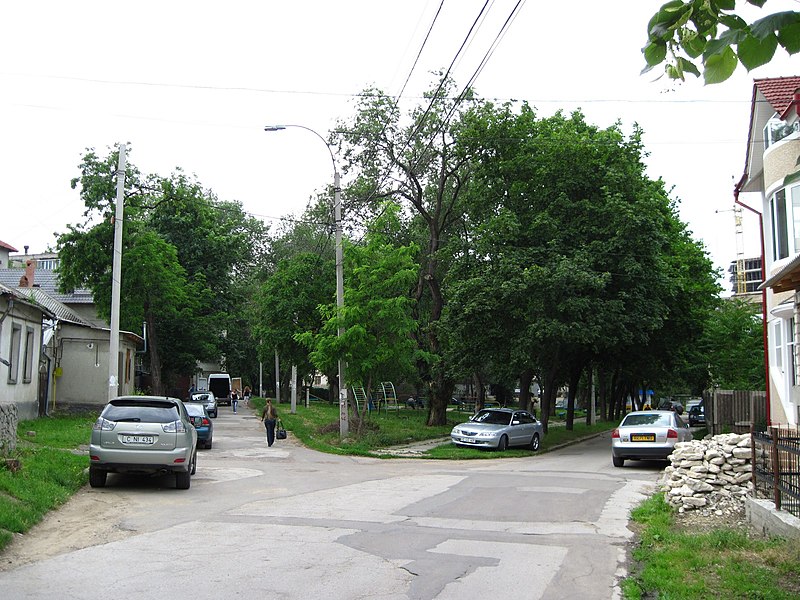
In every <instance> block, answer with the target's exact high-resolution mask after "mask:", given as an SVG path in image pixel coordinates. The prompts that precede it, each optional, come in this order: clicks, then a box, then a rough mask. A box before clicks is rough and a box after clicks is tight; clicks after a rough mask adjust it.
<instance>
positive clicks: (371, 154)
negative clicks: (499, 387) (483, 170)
mask: <svg viewBox="0 0 800 600" xmlns="http://www.w3.org/2000/svg"><path fill="white" fill-rule="evenodd" d="M454 87H455V86H454V85H453V82H452V81H449V80H447V79H442V80H441V81H439V82H437V84H436V86H435V88H434V89H433V90H432V91H431V92H429V93H427V94H426V95H425V103H424V105H422V106H419V107H418V108H416V109H415V110H413V111H412V113H411V114H410V119H409V121H410V122H409V123H408V124H407V125H404V121H403V119H402V118H401V117H402V115H401V114H400V111H399V109H398V107H397V105H396V103H395V101H394V100H393V99H392V98H390V97H388V96H386V95H384V94H383V93H382V92H380V91H379V90H374V89H373V90H366V91H365V93H364V94H362V95H361V96H360V102H359V105H358V107H357V110H356V115H355V116H354V117H353V118H352V120H350V121H348V122H344V123H341V124H340V125H339V126H338V127H337V130H339V131H343V132H345V133H343V134H341V135H340V136H339V137H338V143H339V144H340V145H341V147H342V150H343V153H342V155H343V156H344V159H345V163H346V164H345V169H344V170H345V172H348V171H354V172H355V174H356V178H355V180H354V181H353V183H352V185H350V186H349V188H348V193H347V198H348V202H349V206H348V214H350V215H353V214H359V213H360V212H361V211H363V210H367V211H370V210H371V211H372V214H375V211H376V207H377V206H378V205H379V203H380V200H381V199H383V198H394V199H397V200H398V201H401V202H403V209H404V210H406V211H408V213H407V214H411V215H413V216H414V218H415V219H417V220H418V229H417V231H421V232H424V237H423V239H422V244H421V245H420V249H421V252H420V256H419V259H418V262H419V265H420V268H419V272H418V277H417V284H416V287H415V289H414V292H413V298H414V301H415V316H416V318H417V319H418V322H419V329H418V331H417V332H416V333H415V337H416V340H417V344H418V347H419V350H420V353H419V356H420V357H424V360H421V361H420V365H419V366H420V369H421V372H422V375H421V378H422V379H424V380H425V381H426V383H427V385H428V389H429V398H430V401H429V412H428V424H429V425H443V424H445V423H446V422H447V413H446V410H447V404H448V402H449V400H450V398H451V397H452V390H453V381H452V378H451V375H450V371H449V370H448V368H447V366H446V364H445V363H444V348H443V346H442V343H443V341H442V337H441V334H440V329H439V327H438V322H439V320H440V318H441V316H442V311H443V310H444V306H445V304H446V297H445V291H444V290H443V289H442V280H443V276H444V272H445V270H446V269H445V264H443V259H444V256H443V251H442V249H443V247H444V245H445V243H446V241H447V239H448V236H450V235H452V233H453V228H454V227H455V226H456V225H457V223H458V222H459V221H460V219H461V214H462V211H461V208H460V199H461V193H462V191H463V188H464V184H465V182H466V180H467V179H468V176H469V172H468V167H469V162H468V160H467V159H466V158H465V157H464V156H463V155H460V154H458V153H457V152H456V151H455V140H454V131H455V129H456V125H455V123H457V122H458V120H459V118H460V115H461V114H462V113H463V111H464V110H466V109H467V107H468V106H469V105H470V104H471V95H470V94H466V93H465V94H461V95H458V96H457V97H454V96H455V94H454Z"/></svg>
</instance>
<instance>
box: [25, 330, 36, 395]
mask: <svg viewBox="0 0 800 600" xmlns="http://www.w3.org/2000/svg"><path fill="white" fill-rule="evenodd" d="M33 334H34V330H33V327H26V328H25V353H24V355H23V359H22V383H30V382H31V380H32V379H33V350H34V346H35V345H36V342H35V341H34V337H33Z"/></svg>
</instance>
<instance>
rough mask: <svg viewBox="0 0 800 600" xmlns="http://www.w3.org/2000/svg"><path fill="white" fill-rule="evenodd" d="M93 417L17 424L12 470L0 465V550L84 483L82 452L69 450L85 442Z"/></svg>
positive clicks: (84, 461)
mask: <svg viewBox="0 0 800 600" xmlns="http://www.w3.org/2000/svg"><path fill="white" fill-rule="evenodd" d="M95 417H96V415H80V416H57V417H43V418H41V419H36V420H34V421H22V422H20V423H19V426H18V428H17V439H18V442H17V449H16V451H15V452H14V454H13V456H11V457H10V458H14V459H17V460H18V461H19V464H20V469H19V470H18V471H11V470H10V469H8V468H6V466H5V463H0V464H2V467H0V549H3V548H5V547H6V546H7V545H8V544H9V543H10V542H11V540H12V539H13V536H14V534H15V533H25V532H26V531H28V530H29V529H30V528H31V527H33V526H34V525H35V524H36V523H38V522H39V521H41V520H42V518H43V517H44V515H45V514H47V512H48V511H50V510H52V509H53V508H55V507H57V506H59V505H61V504H63V503H64V502H66V501H67V500H68V499H69V498H70V496H72V494H74V493H75V492H76V491H77V490H79V489H80V488H81V486H83V485H84V484H85V483H86V481H87V476H86V474H85V472H84V471H85V469H86V466H87V462H88V461H87V459H86V456H84V455H82V454H77V453H75V452H74V450H75V449H77V448H78V446H80V445H81V444H86V443H88V441H89V432H90V431H91V428H92V423H94V420H95Z"/></svg>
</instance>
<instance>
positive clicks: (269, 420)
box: [261, 398, 278, 446]
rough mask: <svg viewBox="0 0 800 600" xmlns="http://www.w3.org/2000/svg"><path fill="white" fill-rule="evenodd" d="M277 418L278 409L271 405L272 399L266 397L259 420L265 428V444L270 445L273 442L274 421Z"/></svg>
mask: <svg viewBox="0 0 800 600" xmlns="http://www.w3.org/2000/svg"><path fill="white" fill-rule="evenodd" d="M277 419H278V411H277V410H275V407H274V406H272V400H271V399H270V398H267V403H266V404H265V405H264V410H263V411H261V420H262V421H263V422H264V427H266V428H267V446H272V444H273V442H275V421H277Z"/></svg>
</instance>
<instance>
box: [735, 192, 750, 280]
mask: <svg viewBox="0 0 800 600" xmlns="http://www.w3.org/2000/svg"><path fill="white" fill-rule="evenodd" d="M733 219H734V222H735V223H736V293H737V294H746V293H747V276H746V274H745V270H744V231H743V229H742V207H741V206H738V205H737V206H734V207H733Z"/></svg>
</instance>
